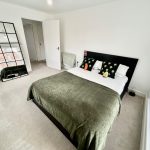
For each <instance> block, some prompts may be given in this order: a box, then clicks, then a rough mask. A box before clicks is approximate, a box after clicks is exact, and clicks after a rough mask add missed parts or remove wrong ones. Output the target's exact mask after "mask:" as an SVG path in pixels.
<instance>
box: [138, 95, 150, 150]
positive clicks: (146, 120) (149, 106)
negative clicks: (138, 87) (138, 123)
mask: <svg viewBox="0 0 150 150" xmlns="http://www.w3.org/2000/svg"><path fill="white" fill-rule="evenodd" d="M148 141H150V93H149V94H147V96H146V100H145V105H144V111H143V122H142V132H141V143H140V150H150V143H149V142H148Z"/></svg>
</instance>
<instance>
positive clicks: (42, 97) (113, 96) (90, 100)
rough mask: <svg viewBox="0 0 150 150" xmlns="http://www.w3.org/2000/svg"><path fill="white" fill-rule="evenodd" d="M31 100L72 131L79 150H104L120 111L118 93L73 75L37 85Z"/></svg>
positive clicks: (44, 80)
mask: <svg viewBox="0 0 150 150" xmlns="http://www.w3.org/2000/svg"><path fill="white" fill-rule="evenodd" d="M30 99H34V100H35V101H36V102H37V103H38V104H39V105H40V106H42V107H43V108H44V109H45V110H46V111H47V112H49V113H50V114H51V115H52V116H53V117H54V118H55V119H56V120H57V121H58V122H59V123H60V124H61V125H62V126H63V127H64V128H65V129H66V130H67V131H68V133H69V134H70V137H71V139H72V140H73V141H75V142H76V143H77V149H78V150H102V149H103V147H104V145H105V141H106V137H107V134H108V132H109V129H110V128H111V126H112V123H113V121H114V119H115V118H116V116H117V114H118V112H119V108H120V96H119V95H118V94H117V93H116V92H115V91H113V90H111V89H109V88H107V87H104V86H102V85H99V84H97V83H94V82H91V81H88V80H85V79H82V78H80V77H78V76H75V75H73V74H71V73H69V72H62V73H59V74H56V75H53V76H50V77H47V78H44V79H41V80H38V81H36V82H34V83H33V84H32V85H31V87H30V90H29V95H28V100H30Z"/></svg>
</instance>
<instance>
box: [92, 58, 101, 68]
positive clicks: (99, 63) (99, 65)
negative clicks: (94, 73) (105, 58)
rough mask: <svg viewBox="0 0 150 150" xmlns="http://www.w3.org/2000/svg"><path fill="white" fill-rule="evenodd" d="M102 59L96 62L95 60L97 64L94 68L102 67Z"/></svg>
mask: <svg viewBox="0 0 150 150" xmlns="http://www.w3.org/2000/svg"><path fill="white" fill-rule="evenodd" d="M102 63H103V62H102V61H99V60H97V61H96V62H95V64H94V66H93V68H92V69H97V70H98V69H99V70H100V69H101V67H102Z"/></svg>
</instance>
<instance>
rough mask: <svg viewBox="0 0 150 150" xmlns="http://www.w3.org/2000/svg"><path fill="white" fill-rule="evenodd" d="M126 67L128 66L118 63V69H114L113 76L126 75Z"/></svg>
mask: <svg viewBox="0 0 150 150" xmlns="http://www.w3.org/2000/svg"><path fill="white" fill-rule="evenodd" d="M128 69H129V67H128V66H125V65H122V64H120V65H119V67H118V69H117V71H116V75H115V76H118V77H124V76H126V73H127V71H128Z"/></svg>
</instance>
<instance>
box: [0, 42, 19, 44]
mask: <svg viewBox="0 0 150 150" xmlns="http://www.w3.org/2000/svg"><path fill="white" fill-rule="evenodd" d="M0 44H19V42H10V43H9V42H5V43H0Z"/></svg>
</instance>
